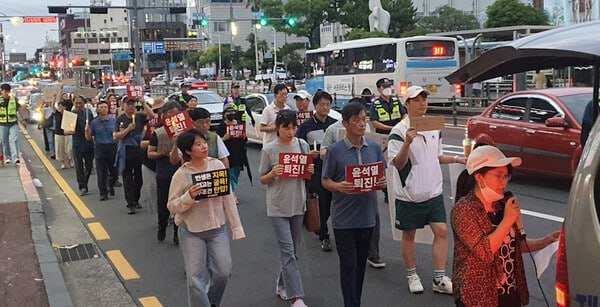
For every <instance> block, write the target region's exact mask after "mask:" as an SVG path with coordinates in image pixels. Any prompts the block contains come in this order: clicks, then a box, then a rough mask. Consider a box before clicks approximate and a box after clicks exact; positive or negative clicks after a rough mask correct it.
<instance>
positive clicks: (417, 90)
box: [402, 85, 429, 103]
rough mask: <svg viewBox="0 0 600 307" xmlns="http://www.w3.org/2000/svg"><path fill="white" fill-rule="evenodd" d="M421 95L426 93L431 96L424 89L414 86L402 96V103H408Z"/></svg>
mask: <svg viewBox="0 0 600 307" xmlns="http://www.w3.org/2000/svg"><path fill="white" fill-rule="evenodd" d="M421 93H425V95H429V92H428V91H426V90H425V89H423V88H422V87H420V86H417V85H413V86H411V87H409V88H407V89H406V92H404V96H402V102H403V103H406V101H407V100H408V99H410V98H415V97H417V96H419V95H420V94H421Z"/></svg>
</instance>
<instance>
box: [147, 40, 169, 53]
mask: <svg viewBox="0 0 600 307" xmlns="http://www.w3.org/2000/svg"><path fill="white" fill-rule="evenodd" d="M143 45H144V54H165V43H163V42H144V44H143Z"/></svg>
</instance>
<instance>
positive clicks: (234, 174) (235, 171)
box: [229, 167, 242, 192]
mask: <svg viewBox="0 0 600 307" xmlns="http://www.w3.org/2000/svg"><path fill="white" fill-rule="evenodd" d="M240 172H242V168H241V167H232V168H230V169H229V177H231V190H232V191H233V192H235V189H236V188H237V185H238V180H239V178H240Z"/></svg>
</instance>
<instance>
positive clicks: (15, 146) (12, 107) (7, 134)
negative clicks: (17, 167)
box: [0, 83, 21, 164]
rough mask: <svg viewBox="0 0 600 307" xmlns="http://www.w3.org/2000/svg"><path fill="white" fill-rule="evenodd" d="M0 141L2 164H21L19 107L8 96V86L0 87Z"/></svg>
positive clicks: (13, 98) (14, 100)
mask: <svg viewBox="0 0 600 307" xmlns="http://www.w3.org/2000/svg"><path fill="white" fill-rule="evenodd" d="M0 90H1V91H2V97H0V100H1V101H2V102H1V103H0V139H1V140H2V145H3V148H2V149H3V151H4V153H3V154H4V159H5V160H4V163H6V164H8V163H11V162H14V163H15V164H17V163H21V160H19V125H18V122H19V118H18V117H19V115H18V114H19V110H20V108H21V105H20V104H19V103H18V102H17V99H16V98H15V97H12V96H11V95H10V85H8V84H6V83H4V84H2V86H0Z"/></svg>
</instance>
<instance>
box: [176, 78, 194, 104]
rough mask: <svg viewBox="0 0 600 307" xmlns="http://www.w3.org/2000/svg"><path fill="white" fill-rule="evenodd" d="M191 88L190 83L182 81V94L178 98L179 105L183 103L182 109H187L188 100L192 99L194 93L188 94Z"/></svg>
mask: <svg viewBox="0 0 600 307" xmlns="http://www.w3.org/2000/svg"><path fill="white" fill-rule="evenodd" d="M189 89H190V85H189V84H185V83H182V84H181V94H180V95H179V97H178V98H177V101H178V102H179V105H181V109H182V110H185V109H187V108H188V102H189V101H190V99H192V95H190V94H188V90H189Z"/></svg>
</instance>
